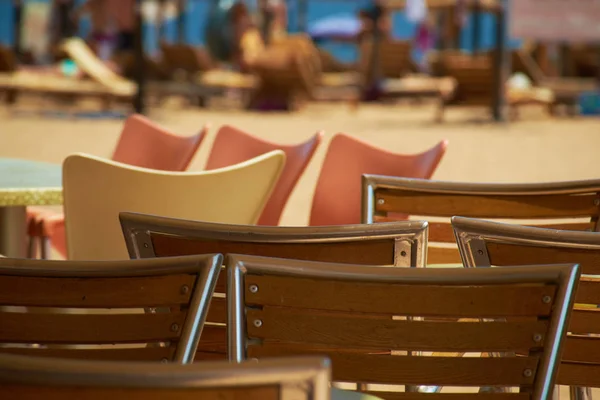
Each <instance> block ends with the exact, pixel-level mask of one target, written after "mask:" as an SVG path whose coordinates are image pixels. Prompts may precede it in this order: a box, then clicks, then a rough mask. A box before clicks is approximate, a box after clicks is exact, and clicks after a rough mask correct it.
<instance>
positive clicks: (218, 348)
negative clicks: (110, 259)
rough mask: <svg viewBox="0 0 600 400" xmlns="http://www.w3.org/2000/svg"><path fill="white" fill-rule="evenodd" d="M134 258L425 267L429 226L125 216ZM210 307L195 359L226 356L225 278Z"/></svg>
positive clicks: (218, 284) (131, 214) (126, 214)
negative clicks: (255, 258) (251, 258)
mask: <svg viewBox="0 0 600 400" xmlns="http://www.w3.org/2000/svg"><path fill="white" fill-rule="evenodd" d="M120 219H121V225H122V227H123V234H124V236H125V241H126V243H127V248H128V250H129V255H130V257H132V258H147V257H168V256H170V255H174V254H204V253H213V252H216V253H222V254H229V253H237V254H252V255H259V256H267V257H281V258H293V259H300V260H310V261H324V262H336V263H352V264H365V265H368V264H373V263H375V264H378V265H394V266H398V267H424V266H425V264H424V256H425V251H426V248H427V224H426V223H421V222H418V221H410V222H408V221H403V222H396V223H391V224H377V225H374V226H366V225H349V226H337V227H294V228H291V227H264V226H240V225H225V224H211V223H206V222H197V221H183V220H176V219H171V218H164V217H154V216H149V215H140V214H133V213H121V215H120ZM215 292H216V293H217V294H216V295H215V296H216V297H215V298H213V301H212V303H211V306H210V313H209V316H208V319H207V322H208V323H211V326H207V327H206V328H205V330H204V335H203V337H202V340H201V341H200V345H199V347H198V354H197V355H196V359H209V358H218V357H221V358H224V357H226V355H227V346H226V344H227V341H226V331H225V326H222V325H220V326H219V325H217V324H224V323H226V322H227V313H226V308H227V307H226V300H225V298H224V294H225V293H227V285H226V277H225V274H222V276H221V278H220V279H219V281H218V283H217V288H216V290H215Z"/></svg>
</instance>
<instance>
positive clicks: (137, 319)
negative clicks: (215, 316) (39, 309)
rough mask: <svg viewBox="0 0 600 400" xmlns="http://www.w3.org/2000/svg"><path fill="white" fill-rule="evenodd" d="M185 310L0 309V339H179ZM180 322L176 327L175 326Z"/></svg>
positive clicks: (93, 341)
mask: <svg viewBox="0 0 600 400" xmlns="http://www.w3.org/2000/svg"><path fill="white" fill-rule="evenodd" d="M185 317H186V314H185V313H181V312H177V313H156V314H149V313H148V314H38V313H10V312H3V313H0V327H1V329H0V342H6V343H57V344H58V343H63V344H110V343H132V342H133V343H137V342H154V341H161V340H176V339H177V338H178V337H179V335H180V333H181V329H182V327H183V323H184V321H185ZM173 324H177V330H173V329H172V327H173Z"/></svg>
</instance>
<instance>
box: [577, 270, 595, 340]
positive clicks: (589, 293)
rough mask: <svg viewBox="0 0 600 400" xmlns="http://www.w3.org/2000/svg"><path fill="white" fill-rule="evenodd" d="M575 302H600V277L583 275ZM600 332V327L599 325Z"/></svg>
mask: <svg viewBox="0 0 600 400" xmlns="http://www.w3.org/2000/svg"><path fill="white" fill-rule="evenodd" d="M575 302H576V303H580V304H600V278H595V277H587V276H584V277H581V278H580V279H579V285H578V286H577V293H576V295H575ZM598 332H599V333H600V327H598Z"/></svg>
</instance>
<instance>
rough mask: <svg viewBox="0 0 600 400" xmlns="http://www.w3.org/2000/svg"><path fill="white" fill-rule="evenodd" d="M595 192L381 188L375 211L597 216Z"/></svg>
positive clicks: (570, 216)
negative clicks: (481, 192)
mask: <svg viewBox="0 0 600 400" xmlns="http://www.w3.org/2000/svg"><path fill="white" fill-rule="evenodd" d="M596 199H597V195H596V194H595V193H590V194H583V195H569V194H559V195H531V196H529V195H521V196H518V195H502V196H500V195H473V194H464V195H461V194H445V193H428V192H417V191H410V190H396V189H379V190H377V191H376V193H375V204H376V206H375V212H378V213H381V212H395V213H403V214H408V215H417V216H437V217H448V218H449V217H452V216H455V215H461V216H465V217H467V216H468V217H471V218H510V219H513V218H522V219H526V218H579V217H592V216H597V215H598V214H599V212H600V208H599V207H598V206H597V205H595V204H594V200H596Z"/></svg>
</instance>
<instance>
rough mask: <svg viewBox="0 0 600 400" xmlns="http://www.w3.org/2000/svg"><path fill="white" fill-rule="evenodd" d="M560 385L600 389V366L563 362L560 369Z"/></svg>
mask: <svg viewBox="0 0 600 400" xmlns="http://www.w3.org/2000/svg"><path fill="white" fill-rule="evenodd" d="M556 383H557V384H558V385H572V386H583V387H600V365H599V364H579V363H570V362H562V363H561V364H560V368H559V369H558V378H557V379H556Z"/></svg>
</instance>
